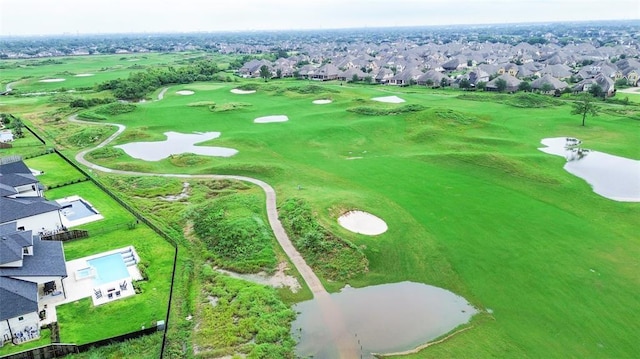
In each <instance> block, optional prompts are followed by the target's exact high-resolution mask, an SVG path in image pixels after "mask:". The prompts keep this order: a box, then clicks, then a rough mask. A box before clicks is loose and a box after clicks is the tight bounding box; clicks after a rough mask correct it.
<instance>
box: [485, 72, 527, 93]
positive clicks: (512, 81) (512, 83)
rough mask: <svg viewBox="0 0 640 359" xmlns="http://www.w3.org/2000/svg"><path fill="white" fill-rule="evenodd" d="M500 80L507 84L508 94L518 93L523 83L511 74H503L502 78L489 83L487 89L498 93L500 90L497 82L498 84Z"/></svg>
mask: <svg viewBox="0 0 640 359" xmlns="http://www.w3.org/2000/svg"><path fill="white" fill-rule="evenodd" d="M499 79H502V80H504V81H505V82H506V83H507V87H506V88H505V91H506V92H516V91H518V86H519V85H520V83H521V82H522V81H520V80H519V79H518V78H516V77H514V76H511V75H509V74H503V75H500V76H498V77H496V78H495V79H493V80H491V81H489V82H487V86H486V87H485V88H486V89H487V91H497V90H498V86H497V82H498V80H499Z"/></svg>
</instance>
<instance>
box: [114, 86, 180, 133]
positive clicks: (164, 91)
mask: <svg viewBox="0 0 640 359" xmlns="http://www.w3.org/2000/svg"><path fill="white" fill-rule="evenodd" d="M168 89H169V88H168V87H165V88H163V89H162V90H161V91H160V93H159V94H158V101H160V100H162V99H163V98H164V94H165V93H167V90H168ZM107 143H108V142H107Z"/></svg>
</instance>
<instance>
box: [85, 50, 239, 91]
mask: <svg viewBox="0 0 640 359" xmlns="http://www.w3.org/2000/svg"><path fill="white" fill-rule="evenodd" d="M213 80H217V81H231V77H230V76H225V75H222V74H220V70H219V68H218V66H217V65H216V64H215V63H213V62H211V61H206V60H203V61H198V62H195V63H193V64H189V65H186V66H182V67H174V66H169V67H166V68H151V69H147V70H145V71H141V72H136V73H132V74H131V75H129V77H128V78H126V79H115V80H109V81H106V82H103V83H101V84H98V86H97V89H98V90H99V91H105V90H111V92H112V93H113V96H114V97H116V98H117V99H121V100H131V101H137V100H141V99H143V98H144V97H145V95H146V94H148V93H149V92H151V91H154V90H155V89H157V88H159V87H161V86H163V85H167V84H186V83H192V82H196V81H213Z"/></svg>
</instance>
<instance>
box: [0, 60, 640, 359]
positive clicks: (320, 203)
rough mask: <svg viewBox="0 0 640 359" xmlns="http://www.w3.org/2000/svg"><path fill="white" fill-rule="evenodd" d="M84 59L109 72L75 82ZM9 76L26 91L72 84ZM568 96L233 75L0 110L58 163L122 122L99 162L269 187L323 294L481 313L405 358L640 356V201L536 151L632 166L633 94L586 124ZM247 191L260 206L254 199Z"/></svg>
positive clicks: (637, 152)
mask: <svg viewBox="0 0 640 359" xmlns="http://www.w3.org/2000/svg"><path fill="white" fill-rule="evenodd" d="M172 56H174V55H172ZM174 57H176V58H178V57H179V56H178V55H175V56H174ZM142 60H144V61H146V62H144V61H143V62H142V63H143V64H144V65H145V66H152V65H154V64H157V63H160V61H162V57H161V55H149V58H145V59H142ZM78 61H79V60H78ZM118 62H127V61H124V60H122V61H121V60H116V57H114V58H113V59H112V61H111V63H118ZM127 63H131V62H127ZM65 66H67V65H65ZM95 66H98V67H104V68H109V65H108V64H106V63H104V64H103V63H100V64H99V65H95V64H94V67H91V66H88V67H87V69H86V70H83V71H82V73H83V74H84V73H87V74H88V73H94V72H96V71H95V68H96V67H95ZM112 67H113V66H111V68H112ZM45 68H46V69H47V71H44V69H45ZM65 69H66V67H65ZM65 69H62V70H61V69H57V68H56V65H55V64H52V65H47V66H46V67H44V66H43V67H39V68H38V72H37V73H36V72H34V76H37V78H38V79H41V78H42V79H55V78H60V77H63V76H62V75H56V74H60V73H61V71H66V70H65ZM118 71H120V70H118ZM117 74H118V75H120V72H117ZM113 76H115V74H114V75H113ZM95 77H96V78H94V79H92V80H90V79H91V78H92V77H91V76H81V77H78V78H77V79H76V81H78V82H77V86H86V85H87V84H88V83H89V82H91V83H96V82H99V81H102V80H103V79H102V78H100V79H97V77H98V75H96V76H95ZM21 81H24V83H25V90H21V91H23V92H27V91H28V92H36V91H47V90H49V89H50V88H54V87H55V88H59V87H61V86H67V85H68V84H65V82H57V83H56V82H50V83H41V85H42V86H44V87H43V88H40V87H38V86H40V85H38V83H37V82H35V80H29V79H27V80H21ZM71 81H72V80H69V81H68V82H69V83H71ZM85 81H87V82H85ZM15 87H16V88H18V89H20V86H19V84H18V85H16V86H15ZM160 94H162V95H161V96H160ZM87 96H89V97H99V96H101V95H99V94H98V95H96V94H93V93H92V94H89V95H87ZM572 96H573V95H571V94H567V95H563V96H562V97H561V98H554V97H553V96H549V95H542V94H534V93H516V94H502V93H491V92H480V91H478V92H465V91H462V90H459V89H451V88H445V89H430V88H426V87H424V86H408V87H394V86H381V85H364V84H351V83H344V84H343V83H341V82H338V81H327V82H318V81H307V80H293V79H283V80H276V79H274V80H270V81H268V82H263V81H259V80H245V79H237V80H236V82H211V81H209V82H194V83H189V84H179V85H175V84H172V85H168V86H166V87H164V88H158V89H157V90H155V92H153V93H151V94H149V96H148V98H147V99H146V101H144V102H139V103H127V104H124V103H118V102H116V103H110V104H104V105H100V106H99V107H94V108H89V109H82V110H80V111H79V112H78V111H75V110H74V112H73V113H71V112H69V111H67V112H65V111H58V112H56V109H58V108H61V107H62V106H63V105H65V106H66V103H56V102H53V101H49V99H48V97H45V96H40V97H21V96H7V97H4V98H2V101H1V102H2V106H0V112H11V113H14V114H15V115H16V116H21V117H22V118H23V120H24V122H25V123H27V124H29V125H30V126H32V127H33V128H34V130H35V131H36V132H39V133H41V134H42V135H43V136H44V137H45V138H47V139H49V140H51V141H52V142H53V143H55V145H56V146H58V147H59V148H60V149H61V151H62V152H63V153H65V154H66V155H68V157H69V158H74V157H75V155H76V154H78V153H79V152H80V151H82V150H86V149H89V148H93V147H95V146H96V145H98V144H99V143H100V142H102V141H103V140H105V139H106V138H107V137H109V136H110V135H111V134H113V133H114V132H116V130H118V128H116V127H115V126H112V125H109V124H119V125H122V126H124V127H121V129H123V132H122V133H120V134H119V136H117V137H115V138H114V139H113V141H111V142H109V143H108V144H106V145H105V146H103V147H100V148H97V149H94V150H91V151H89V152H88V153H86V154H85V156H84V158H85V159H86V160H88V161H90V162H91V163H94V164H96V165H98V166H101V167H104V168H108V169H114V170H123V171H128V172H138V173H145V174H158V175H160V174H174V175H178V176H180V175H195V176H204V175H232V176H244V177H250V178H254V179H257V180H259V181H262V182H264V183H267V184H269V185H270V186H271V187H272V188H273V189H274V191H275V193H276V194H277V206H278V208H279V210H280V213H279V215H280V220H281V221H282V222H283V225H284V228H285V229H286V230H287V232H288V235H289V237H291V239H292V242H293V243H294V245H296V247H298V250H299V251H300V253H301V254H302V255H303V256H304V257H305V259H306V260H307V263H309V265H310V266H311V268H312V269H313V270H314V272H315V274H316V275H317V276H318V277H319V279H320V281H321V282H322V285H323V286H324V288H326V290H327V291H328V292H330V293H335V292H339V291H340V290H341V289H342V288H344V287H345V286H346V285H349V286H350V287H354V288H363V287H367V286H373V285H381V284H390V283H398V282H404V281H410V282H415V283H422V284H427V285H430V286H435V287H439V288H442V289H445V290H447V291H450V292H453V293H455V294H456V295H459V296H461V297H463V298H464V299H465V300H466V301H468V302H469V303H470V305H472V306H473V307H474V308H475V309H476V310H477V314H475V315H473V316H472V317H471V319H470V321H469V323H466V324H463V325H461V326H460V327H458V328H457V330H460V329H464V330H462V331H459V333H458V334H456V335H454V336H451V337H449V338H448V339H447V340H445V341H443V342H441V343H439V344H437V345H433V346H429V347H428V348H426V349H423V350H421V351H419V352H417V353H415V354H411V355H409V356H407V357H410V358H442V357H451V358H460V357H479V358H485V357H486V358H489V357H511V358H527V357H530V358H567V357H589V358H630V357H633V356H634V355H637V354H636V353H638V352H640V341H638V333H639V327H638V323H640V301H639V299H638V298H639V291H638V288H639V285H640V262H639V260H638V258H640V235H639V234H638V233H640V232H639V231H638V220H639V218H640V203H638V201H637V200H636V201H616V200H612V199H609V198H606V197H603V196H601V195H599V194H597V193H594V191H593V189H592V187H591V185H590V184H589V183H588V182H587V181H585V180H584V179H582V178H580V177H577V176H574V175H573V174H571V173H569V172H567V171H566V170H565V169H564V168H563V166H564V165H565V164H566V163H567V160H566V159H565V158H563V157H561V156H554V155H551V154H548V153H545V152H543V151H541V150H540V148H543V147H545V146H544V145H543V144H541V141H542V140H544V139H546V138H557V137H571V138H577V139H579V140H580V141H582V147H584V148H588V149H590V150H592V151H599V152H604V153H607V154H610V155H615V156H620V157H625V158H628V159H631V160H636V161H638V160H640V107H639V106H640V95H635V94H630V95H629V96H628V98H629V101H628V102H629V103H628V104H622V103H617V102H614V101H608V102H599V103H598V105H599V106H600V111H599V112H600V113H599V115H598V116H594V117H588V118H587V120H586V126H581V117H580V116H577V115H573V114H571V111H572V106H571V103H572V102H573V100H574V99H573V97H572ZM625 96H626V94H625ZM381 97H382V98H387V100H382V101H380V100H374V99H379V98H381ZM398 99H401V100H404V102H401V101H399V100H398ZM123 108H126V109H124V110H122V109H123ZM71 115H73V117H77V118H78V119H82V120H83V121H90V122H93V123H94V124H84V123H78V122H71V121H68V118H69V117H72V116H71ZM54 117H58V119H57V120H54V119H53V118H54ZM74 135H76V137H74ZM87 138H89V139H90V140H87ZM0 155H2V152H0ZM96 172H99V171H96ZM96 175H97V176H101V175H100V174H96ZM109 176H112V177H116V176H118V175H117V174H113V173H112V174H109ZM123 176H125V175H123ZM639 180H640V173H636V176H635V178H634V177H631V178H629V179H628V181H639ZM249 185H251V184H249ZM238 191H239V190H238ZM238 191H236V192H238ZM178 192H179V191H178ZM251 198H253V199H254V200H255V201H258V202H259V203H257V205H258V207H264V202H263V201H264V197H263V195H262V194H260V195H254V196H253V197H251ZM131 201H132V202H135V201H136V200H135V198H134V199H132V200H131ZM292 203H298V205H296V206H300V207H302V206H307V207H306V208H308V209H309V216H311V217H312V220H313V221H315V222H316V224H317V225H318V226H319V227H318V228H322V230H323V231H326V233H328V234H327V236H330V237H331V238H333V239H335V240H336V241H338V242H339V243H344V251H346V252H345V253H347V254H340V253H336V251H340V248H342V247H331V248H329V249H327V251H328V252H329V253H331V254H332V255H328V256H325V257H323V256H322V255H318V254H317V252H314V253H315V254H307V253H308V251H312V252H313V249H314V248H316V246H317V247H323V246H325V247H326V244H325V243H320V244H317V243H314V242H313V239H312V238H311V237H309V238H306V239H305V238H302V239H299V238H297V237H296V235H295V234H292V228H294V229H295V228H298V227H296V223H298V222H296V218H298V217H295V216H300V217H299V218H302V215H299V214H295V213H294V209H293V207H295V206H294V205H293V204H292ZM254 205H255V203H254ZM148 210H149V211H150V212H153V209H152V208H149V209H148ZM350 211H363V212H366V213H368V214H371V215H373V216H375V217H377V219H379V220H381V221H383V222H384V223H383V224H381V225H382V226H384V225H386V227H385V230H380V231H374V233H373V235H370V234H366V233H365V234H362V233H363V232H361V233H355V232H354V231H350V230H347V229H346V228H344V227H343V226H341V224H340V223H339V222H338V218H339V217H340V216H342V215H344V214H346V213H348V212H350ZM164 215H165V216H170V214H169V213H165V214H164ZM259 216H262V217H261V218H266V215H265V214H260V215H259ZM196 229H197V228H196ZM268 240H271V239H268ZM272 241H273V243H276V242H275V241H274V240H272ZM321 242H322V241H321ZM183 245H184V244H183ZM301 247H302V248H301ZM336 248H337V249H336ZM325 249H326V248H325ZM278 251H280V250H279V249H278V250H277V251H276V253H280V252H278ZM270 255H271V256H274V254H273V253H271V254H270ZM275 255H276V256H277V255H278V254H275ZM309 256H311V257H309ZM314 256H316V257H314ZM267 262H269V263H271V264H269V265H271V266H273V263H275V260H270V261H267ZM265 266H267V265H265ZM234 269H235V270H238V268H234ZM295 275H297V274H295ZM197 288H199V286H194V288H192V290H194V291H195V290H196V289H197ZM183 289H184V288H183ZM283 292H284V290H283V289H280V290H279V291H278V293H280V295H281V298H282V300H284V301H285V302H286V303H287V304H294V303H297V302H300V301H303V300H307V299H310V298H311V292H310V291H309V289H308V288H305V289H303V291H302V292H300V293H298V294H282V293H283ZM176 293H177V294H176ZM180 293H184V292H182V291H177V292H175V293H174V296H175V295H179V294H180ZM191 295H194V296H197V294H193V293H191ZM185 315H186V314H185ZM169 328H171V323H170V324H169ZM194 330H195V329H194ZM443 334H449V333H443ZM194 340H196V341H197V339H194Z"/></svg>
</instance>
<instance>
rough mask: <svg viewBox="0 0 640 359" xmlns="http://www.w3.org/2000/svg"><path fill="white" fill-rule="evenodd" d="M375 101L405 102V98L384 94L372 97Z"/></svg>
mask: <svg viewBox="0 0 640 359" xmlns="http://www.w3.org/2000/svg"><path fill="white" fill-rule="evenodd" d="M372 100H373V101H378V102H386V103H403V102H405V101H404V100H403V99H401V98H400V97H398V96H384V97H374V98H372Z"/></svg>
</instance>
